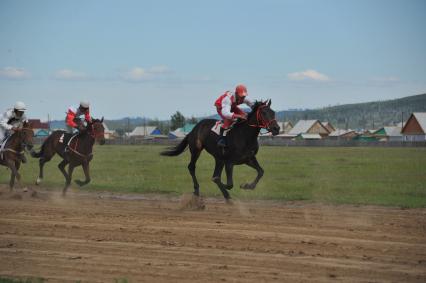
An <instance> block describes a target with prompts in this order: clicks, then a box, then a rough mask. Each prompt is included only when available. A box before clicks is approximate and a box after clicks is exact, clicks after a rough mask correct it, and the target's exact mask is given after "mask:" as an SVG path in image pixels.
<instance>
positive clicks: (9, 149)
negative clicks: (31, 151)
mask: <svg viewBox="0 0 426 283" xmlns="http://www.w3.org/2000/svg"><path fill="white" fill-rule="evenodd" d="M24 130H28V131H31V132H32V130H33V129H31V128H21V129H19V130H18V131H16V133H17V134H18V133H19V135H20V134H21V133H22V131H24ZM21 138H22V137H21ZM21 145H22V146H23V147H24V148H25V147H28V144H27V143H26V142H25V141H23V142H22V143H21ZM31 146H32V144H31ZM2 151H3V152H5V151H9V152H12V153H14V154H23V153H24V151H25V150H21V151H17V150H14V149H12V148H10V147H5V148H4V149H3V150H2Z"/></svg>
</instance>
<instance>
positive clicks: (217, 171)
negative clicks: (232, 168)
mask: <svg viewBox="0 0 426 283" xmlns="http://www.w3.org/2000/svg"><path fill="white" fill-rule="evenodd" d="M215 161H216V163H215V167H214V172H213V177H212V181H213V182H215V183H216V185H217V186H218V187H219V189H220V191H221V192H222V194H223V197H224V198H225V199H226V201H229V200H230V199H231V196H230V195H229V193H228V191H227V190H226V188H227V186H225V185H224V184H222V181H221V175H222V170H223V167H224V166H225V163H224V162H223V161H221V160H219V159H215Z"/></svg>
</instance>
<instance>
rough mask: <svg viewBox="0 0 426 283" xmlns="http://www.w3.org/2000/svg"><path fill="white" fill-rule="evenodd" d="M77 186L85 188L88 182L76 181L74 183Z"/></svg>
mask: <svg viewBox="0 0 426 283" xmlns="http://www.w3.org/2000/svg"><path fill="white" fill-rule="evenodd" d="M74 182H75V183H76V184H77V185H79V186H80V187H83V186H84V185H86V184H87V183H86V182H83V181H80V180H75V181H74Z"/></svg>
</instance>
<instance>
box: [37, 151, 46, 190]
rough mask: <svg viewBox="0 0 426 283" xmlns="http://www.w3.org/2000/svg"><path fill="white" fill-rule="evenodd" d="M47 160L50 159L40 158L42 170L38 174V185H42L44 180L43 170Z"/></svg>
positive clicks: (39, 162) (39, 163) (39, 164)
mask: <svg viewBox="0 0 426 283" xmlns="http://www.w3.org/2000/svg"><path fill="white" fill-rule="evenodd" d="M47 161H49V160H46V159H45V158H44V157H41V158H40V159H39V160H38V166H39V169H40V171H39V174H38V177H37V180H36V185H40V183H41V182H42V181H43V177H44V172H43V171H44V164H45V163H46V162H47Z"/></svg>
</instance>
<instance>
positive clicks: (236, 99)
mask: <svg viewBox="0 0 426 283" xmlns="http://www.w3.org/2000/svg"><path fill="white" fill-rule="evenodd" d="M240 104H246V105H248V106H249V107H252V106H253V105H254V103H253V101H251V100H250V99H249V98H248V97H247V88H246V87H245V86H244V85H238V86H237V87H236V88H235V92H231V91H227V92H225V93H224V94H222V95H221V96H220V97H219V98H218V99H217V100H216V102H215V104H214V105H215V106H216V110H217V113H218V114H219V116H220V117H221V118H222V119H223V125H222V127H221V128H220V136H219V141H218V143H217V144H218V146H221V147H225V146H226V140H225V137H224V136H223V133H224V131H225V130H226V129H228V128H229V127H230V126H231V125H232V123H234V121H235V120H236V119H238V118H240V119H246V118H247V114H246V113H245V112H244V111H243V110H241V109H240V108H239V107H238V105H240Z"/></svg>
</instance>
